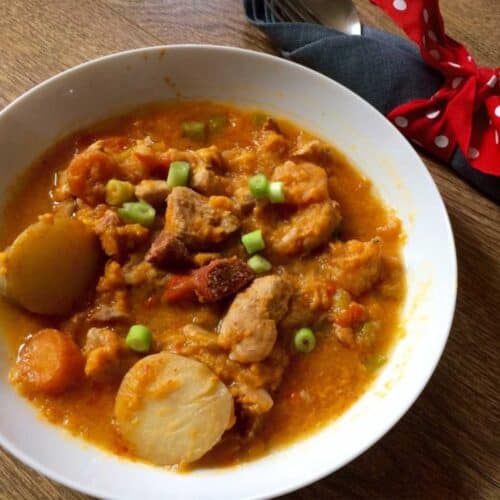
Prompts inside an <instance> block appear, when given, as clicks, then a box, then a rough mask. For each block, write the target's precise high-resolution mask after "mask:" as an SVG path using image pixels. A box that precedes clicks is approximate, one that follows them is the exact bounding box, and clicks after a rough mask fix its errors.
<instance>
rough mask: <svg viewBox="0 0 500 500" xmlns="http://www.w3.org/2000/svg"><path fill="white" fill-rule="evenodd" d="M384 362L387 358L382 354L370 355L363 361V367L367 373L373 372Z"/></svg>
mask: <svg viewBox="0 0 500 500" xmlns="http://www.w3.org/2000/svg"><path fill="white" fill-rule="evenodd" d="M386 362H387V356H384V355H383V354H372V355H371V356H368V357H367V358H366V359H365V360H364V361H363V365H364V366H365V368H366V369H367V370H368V371H369V372H373V371H375V370H378V369H379V368H380V367H381V366H383V365H384V364H385V363H386Z"/></svg>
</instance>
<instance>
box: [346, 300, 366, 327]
mask: <svg viewBox="0 0 500 500" xmlns="http://www.w3.org/2000/svg"><path fill="white" fill-rule="evenodd" d="M349 312H350V313H351V318H352V321H351V323H359V322H360V321H363V320H365V319H366V309H365V306H363V305H362V304H360V303H358V302H351V303H350V304H349Z"/></svg>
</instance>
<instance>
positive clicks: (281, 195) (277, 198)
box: [267, 182, 285, 203]
mask: <svg viewBox="0 0 500 500" xmlns="http://www.w3.org/2000/svg"><path fill="white" fill-rule="evenodd" d="M267 196H268V198H269V201H270V202H271V203H283V202H284V201H285V188H284V187H283V183H282V182H270V183H269V187H268V189H267Z"/></svg>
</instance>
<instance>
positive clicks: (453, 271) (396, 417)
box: [0, 43, 458, 499]
mask: <svg viewBox="0 0 500 500" xmlns="http://www.w3.org/2000/svg"><path fill="white" fill-rule="evenodd" d="M165 50H166V51H170V50H201V51H203V50H208V51H211V50H214V51H220V52H227V53H239V54H241V55H242V56H244V57H249V56H250V57H255V58H257V59H259V58H260V59H267V60H272V61H273V62H274V63H275V64H282V65H285V66H286V65H289V66H294V67H296V68H297V69H299V70H300V71H303V72H305V73H308V74H309V75H310V77H312V78H318V79H322V80H325V81H328V82H329V84H333V85H336V86H339V87H341V88H342V91H343V92H346V93H348V94H350V97H351V98H352V99H354V100H356V101H358V102H359V103H360V104H361V105H362V106H365V107H368V109H369V108H371V112H374V113H376V114H377V115H379V117H380V118H381V119H384V120H385V121H386V122H387V123H389V124H390V125H392V123H391V122H390V121H388V120H387V118H386V117H385V116H384V115H383V114H382V113H381V112H380V111H378V110H377V109H376V108H375V107H374V106H373V105H372V104H370V103H369V102H368V101H366V100H365V99H363V98H362V97H360V96H359V95H358V94H356V93H354V92H353V91H352V90H350V89H349V88H347V87H345V86H344V85H342V84H341V83H339V82H337V81H336V80H334V79H333V78H329V77H327V76H325V75H324V74H322V73H320V72H318V71H316V70H313V69H311V68H308V67H306V66H303V65H301V64H298V63H296V62H293V61H290V60H288V59H284V58H282V57H278V56H276V55H273V54H268V53H265V52H260V51H257V50H251V49H245V48H240V47H235V46H231V45H218V44H205V43H201V44H197V43H183V44H166V45H152V46H147V47H140V48H135V49H128V50H123V51H119V52H113V53H110V54H107V55H104V56H100V57H97V58H94V59H91V60H88V61H85V62H82V63H80V64H77V65H76V66H72V67H70V68H68V69H66V70H63V71H61V72H59V73H57V74H55V75H53V76H51V77H49V78H48V79H46V80H44V81H42V82H40V83H38V84H37V85H35V86H34V87H32V88H30V89H28V90H27V91H25V92H24V93H22V94H21V95H19V96H18V97H16V98H15V99H14V100H13V101H11V102H10V103H9V104H7V105H6V106H5V107H4V108H3V109H2V110H0V120H1V119H2V118H3V116H4V115H6V114H7V113H10V112H11V111H12V110H13V109H14V108H15V106H16V105H17V104H18V103H19V102H21V101H22V100H24V99H26V98H28V97H29V96H31V95H32V94H34V93H37V92H38V91H39V90H40V89H42V88H44V87H46V86H50V85H51V84H52V83H53V82H55V81H56V80H59V79H61V78H63V77H65V76H67V75H69V74H72V73H77V72H79V71H81V70H84V69H86V68H87V67H90V66H93V65H97V64H102V63H105V62H106V61H108V60H111V59H115V58H121V57H128V56H130V55H133V54H141V53H144V54H146V53H151V52H156V51H165ZM392 127H393V128H394V130H396V131H397V132H398V133H399V134H400V135H401V136H402V134H401V132H400V131H399V130H398V129H397V128H396V127H394V125H392ZM48 147H50V145H48ZM407 147H408V149H409V152H408V153H409V154H411V155H413V156H414V158H415V160H416V163H419V164H420V168H421V175H423V176H424V177H426V180H427V181H428V182H429V181H430V182H429V186H430V188H431V189H432V190H433V193H432V195H433V196H435V197H436V201H437V203H438V205H437V208H438V209H439V211H440V212H441V213H440V216H441V218H442V220H443V222H444V225H445V229H446V234H445V235H443V236H444V238H443V239H446V240H447V241H448V242H449V254H450V256H452V261H451V262H449V264H450V276H449V280H448V284H447V286H448V287H449V288H450V290H449V291H450V292H451V293H452V295H451V297H450V299H451V300H450V301H449V309H448V310H447V311H445V317H446V321H445V325H446V326H445V328H444V329H445V330H446V333H445V334H444V332H443V334H442V336H441V342H440V344H439V345H435V346H434V350H433V351H434V356H433V358H432V359H431V360H430V361H429V362H428V363H427V364H426V371H425V373H424V374H423V375H422V378H421V382H420V385H419V386H417V387H416V390H414V393H413V395H412V396H411V397H410V398H409V399H408V400H406V401H404V402H403V403H402V404H401V405H400V406H399V407H398V408H397V409H395V410H394V411H393V412H392V413H391V415H389V416H390V418H389V419H388V420H387V421H386V423H385V425H384V428H383V430H382V431H380V432H378V433H375V434H374V435H372V436H371V438H370V439H367V440H366V442H365V444H364V445H363V446H361V447H359V448H357V449H356V450H353V451H352V452H351V453H349V454H346V457H345V458H344V460H342V461H341V462H340V463H339V464H338V465H337V466H328V461H325V466H324V467H321V468H318V470H317V471H316V472H315V473H311V474H309V475H308V477H306V478H304V479H297V480H296V481H294V482H293V483H289V484H286V485H281V486H275V487H274V489H273V490H270V491H269V492H268V493H266V494H265V496H260V495H259V496H255V495H252V496H245V497H244V498H247V499H254V498H255V499H256V498H274V497H276V496H279V495H284V494H287V493H290V492H292V491H296V490H298V489H299V488H303V487H306V486H308V485H310V484H312V483H314V482H316V481H319V480H320V479H322V478H324V477H326V476H328V475H330V474H332V473H334V472H335V471H337V470H340V469H341V468H343V467H344V466H345V465H346V464H348V463H350V462H351V461H352V460H354V459H356V458H357V457H359V456H360V455H362V454H363V453H364V452H365V451H366V450H368V449H369V448H370V447H372V446H373V445H374V444H375V443H376V442H377V441H379V440H380V439H381V438H382V437H384V436H385V434H387V432H389V430H391V429H392V428H393V427H394V426H395V425H396V424H397V423H398V422H399V421H400V420H401V418H402V417H403V416H404V415H405V414H406V413H407V412H408V410H409V409H410V408H411V407H412V406H413V404H414V403H415V401H416V400H417V399H418V397H419V396H420V395H421V394H422V392H423V390H424V389H425V387H426V386H427V384H428V383H429V380H430V378H431V377H432V375H433V374H434V372H435V370H436V367H437V365H438V363H439V360H440V359H441V357H442V354H443V352H444V348H445V346H446V343H447V341H448V338H449V335H450V331H451V327H452V324H453V320H454V315H455V310H456V300H457V289H458V283H457V274H458V271H457V254H456V245H455V240H454V235H453V230H452V226H451V223H450V219H449V216H448V212H447V210H446V206H445V204H444V201H443V199H442V197H441V194H440V192H439V190H438V188H437V186H436V183H435V182H434V179H433V177H432V176H431V174H430V172H429V170H428V169H427V167H426V166H425V164H424V162H423V161H422V159H421V158H420V156H419V155H418V154H417V153H416V151H415V150H414V149H413V148H412V147H411V146H410V145H409V144H407ZM328 425H331V424H326V426H328ZM0 446H1V447H2V448H4V449H5V450H7V451H8V452H9V453H11V454H12V455H13V456H15V457H16V458H17V459H19V460H21V461H22V462H23V463H24V464H26V465H28V466H29V467H31V468H32V469H34V470H35V471H37V472H40V473H41V474H43V475H44V476H46V477H48V478H49V479H51V480H54V481H56V482H57V483H59V484H62V485H64V486H67V487H69V488H72V489H74V490H76V491H79V492H82V493H84V494H87V495H92V496H95V497H102V496H103V495H105V496H106V497H107V498H117V499H118V497H110V496H109V494H108V493H106V492H105V491H103V490H99V488H98V487H90V486H87V485H85V484H83V483H81V482H78V481H77V480H73V479H69V478H68V477H66V476H65V475H64V474H63V473H61V472H58V471H56V470H54V469H52V468H50V467H49V466H46V465H44V464H43V463H41V462H39V461H38V460H37V459H34V458H32V457H31V456H30V455H28V454H27V453H25V452H24V451H22V450H21V449H20V448H18V447H17V446H16V444H15V443H13V442H11V441H10V440H9V439H7V438H6V437H5V436H4V435H3V434H2V433H1V432H0ZM92 446H93V445H92ZM99 450H102V449H101V448H99ZM104 452H105V453H109V452H107V451H106V450H104ZM110 455H111V456H113V457H114V455H113V454H110Z"/></svg>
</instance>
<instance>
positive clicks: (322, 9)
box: [252, 0, 361, 35]
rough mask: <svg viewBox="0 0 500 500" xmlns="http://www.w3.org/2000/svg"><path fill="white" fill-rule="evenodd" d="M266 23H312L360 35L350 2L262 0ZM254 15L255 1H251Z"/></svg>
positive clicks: (355, 13) (357, 18)
mask: <svg viewBox="0 0 500 500" xmlns="http://www.w3.org/2000/svg"><path fill="white" fill-rule="evenodd" d="M263 3H264V5H263V6H264V9H263V13H264V18H265V21H266V22H267V23H276V22H291V23H313V24H323V25H326V26H330V27H333V28H335V29H337V30H339V31H341V32H343V33H346V34H349V35H360V34H361V23H360V20H359V17H358V14H357V12H356V8H355V7H354V4H353V3H352V0H264V2H263ZM252 9H253V11H254V15H256V13H257V1H256V0H253V1H252Z"/></svg>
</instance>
